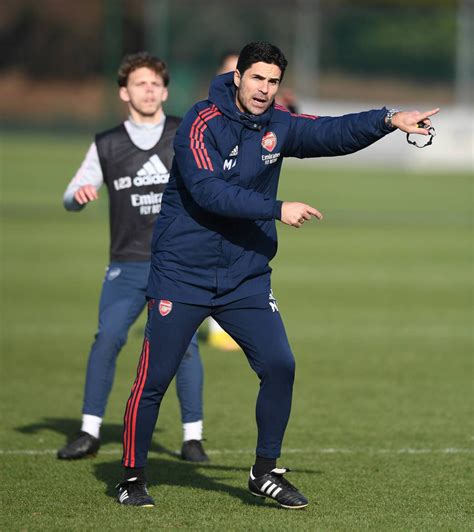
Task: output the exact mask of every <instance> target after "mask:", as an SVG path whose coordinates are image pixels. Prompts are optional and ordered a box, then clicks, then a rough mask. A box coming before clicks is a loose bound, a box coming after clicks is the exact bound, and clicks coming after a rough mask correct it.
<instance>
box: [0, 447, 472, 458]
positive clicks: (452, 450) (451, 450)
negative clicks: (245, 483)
mask: <svg viewBox="0 0 474 532" xmlns="http://www.w3.org/2000/svg"><path fill="white" fill-rule="evenodd" d="M56 453H57V450H56V449H0V455H17V456H39V455H50V454H54V455H55V454H56ZM206 453H207V454H210V455H222V454H230V455H232V454H254V453H255V450H254V449H210V450H206ZM472 453H474V449H461V448H458V447H447V448H446V449H414V448H410V447H403V448H401V449H338V448H333V447H329V448H326V449H324V448H323V449H283V450H282V454H369V455H371V454H381V455H400V454H472ZM100 454H104V455H121V454H122V449H103V450H101V451H100ZM150 454H152V455H157V454H163V453H159V452H154V451H150ZM174 454H176V455H179V454H180V452H179V451H175V453H174Z"/></svg>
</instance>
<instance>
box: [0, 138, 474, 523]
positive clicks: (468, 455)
mask: <svg viewBox="0 0 474 532" xmlns="http://www.w3.org/2000/svg"><path fill="white" fill-rule="evenodd" d="M88 142H89V139H85V138H82V137H80V138H78V137H70V138H69V137H64V138H60V137H40V136H36V137H34V136H22V137H19V136H13V137H12V136H10V137H9V138H6V137H4V139H3V142H2V144H3V149H2V159H3V163H2V174H3V176H2V191H1V198H2V227H1V232H2V250H1V252H2V261H1V268H2V307H1V309H2V316H1V324H2V325H1V326H2V331H1V333H2V362H1V403H0V404H1V420H2V422H1V425H0V435H1V439H0V460H1V462H2V469H1V471H2V479H1V490H2V498H1V502H2V511H1V515H2V518H1V519H2V522H1V525H0V526H1V528H2V529H3V530H43V529H44V530H76V529H77V530H108V529H117V530H119V529H121V530H127V529H129V530H130V529H135V530H146V529H148V528H149V529H152V528H154V529H156V528H168V529H181V528H184V529H185V528H188V529H193V530H223V529H228V530H325V531H326V530H347V531H350V530H367V529H370V530H383V531H385V530H427V531H431V530H472V529H473V528H474V519H473V506H472V503H473V494H474V475H473V458H474V427H473V419H474V416H473V414H474V412H473V402H474V397H473V359H472V347H473V337H472V328H471V327H472V317H473V316H472V284H471V282H472V273H473V270H472V265H473V261H472V259H473V257H472V240H471V236H472V234H471V228H472V226H471V221H472V219H471V214H472V211H471V210H472V176H468V175H466V174H454V175H451V174H450V173H449V172H446V173H434V174H428V173H426V174H412V173H405V172H397V171H396V170H393V171H390V172H389V171H375V170H367V171H361V170H336V169H334V168H333V169H331V165H329V166H328V165H327V163H325V165H324V166H323V165H322V164H321V165H319V164H317V165H316V166H312V167H306V166H299V165H296V166H295V165H287V166H286V167H285V169H284V171H283V175H282V179H281V184H280V193H279V197H281V198H284V199H288V200H299V201H305V202H308V203H310V204H312V205H314V206H315V207H317V208H318V209H320V210H321V211H322V212H323V213H324V215H325V219H324V221H322V222H320V223H316V222H313V223H310V224H306V225H305V226H304V227H303V228H302V229H299V230H296V229H292V228H289V227H283V226H282V225H280V224H279V227H278V231H279V237H280V243H279V248H280V249H279V254H278V256H277V258H276V259H275V260H274V261H273V268H274V276H273V289H274V293H275V295H276V297H277V299H278V303H279V308H280V311H281V313H282V315H283V318H284V320H285V323H286V327H287V332H288V335H289V337H290V341H291V344H292V347H293V350H294V353H295V356H296V361H297V376H296V383H295V393H294V402H293V410H292V415H291V420H290V424H289V426H288V430H287V433H286V438H285V441H284V450H283V455H282V458H281V460H280V462H279V464H280V465H281V466H287V467H290V468H292V469H293V470H294V472H293V473H291V474H290V476H289V479H290V480H292V481H294V483H295V484H296V485H297V486H298V487H300V488H301V490H302V491H303V492H304V493H305V494H306V495H307V496H308V498H309V499H310V501H311V505H310V506H309V507H308V508H307V509H306V510H303V511H294V512H291V511H286V510H282V509H279V508H278V507H277V506H276V505H275V504H274V503H272V502H270V501H262V500H260V499H255V498H253V497H252V496H251V495H250V494H248V493H247V491H246V480H247V474H248V468H249V467H250V465H251V464H252V459H253V449H254V446H255V440H256V429H255V421H254V404H255V397H256V394H257V390H258V383H257V379H256V377H255V376H254V374H253V373H252V372H251V370H250V369H249V367H248V365H247V362H246V360H245V357H244V356H243V355H242V354H241V353H231V354H229V353H222V352H218V351H214V350H212V349H210V348H208V347H207V346H206V345H205V344H203V345H202V355H203V360H204V364H205V436H206V438H207V442H206V449H208V450H209V453H210V456H211V459H212V461H211V463H210V464H208V465H206V466H194V465H191V464H186V463H182V462H181V461H180V460H178V459H177V458H176V456H175V454H174V453H175V451H176V450H177V449H178V448H179V447H180V439H181V427H180V421H179V415H178V405H177V399H176V394H175V391H174V385H172V388H171V389H170V392H169V393H168V394H167V396H166V397H165V400H164V403H163V406H162V410H161V415H160V420H159V424H158V427H157V429H156V432H155V438H154V443H153V447H152V452H151V455H150V464H149V470H148V476H149V481H150V482H149V484H150V486H149V487H150V492H151V494H152V495H153V497H154V498H155V499H156V502H157V506H156V507H155V508H154V509H136V508H125V507H120V506H119V505H118V504H116V503H115V501H114V498H113V496H114V489H113V486H114V484H115V483H116V482H117V481H118V479H119V478H120V475H121V472H120V465H119V464H120V452H121V445H120V436H121V430H122V415H123V411H124V406H125V401H126V398H127V397H128V394H129V391H130V387H131V384H132V380H133V376H134V373H135V368H136V363H137V359H138V355H139V351H140V344H141V341H142V330H143V325H144V317H143V316H142V318H141V319H140V321H139V322H138V323H137V324H136V325H135V326H134V327H133V328H132V330H131V332H130V336H129V340H128V343H127V345H126V347H125V348H124V350H123V352H122V353H121V356H120V357H119V361H118V368H117V375H116V380H115V386H114V389H113V392H112V396H111V398H110V402H109V408H108V411H107V415H106V419H105V424H104V428H103V447H102V452H101V453H100V454H99V456H98V457H97V458H96V459H93V460H85V461H79V462H74V463H64V462H60V461H58V460H56V458H55V454H54V451H55V450H56V449H57V448H59V447H60V446H62V445H63V443H64V441H65V437H66V435H67V434H70V433H71V432H74V431H76V430H77V429H78V426H79V419H80V410H81V399H82V389H83V382H84V372H85V364H86V360H87V354H88V349H89V347H90V344H91V341H92V337H93V333H94V332H95V327H96V319H97V303H98V296H99V291H100V286H101V281H102V276H103V273H104V269H105V266H106V263H107V245H108V226H107V202H106V200H105V196H106V194H105V191H104V190H102V194H101V196H102V198H101V200H100V201H99V202H97V203H96V204H94V205H91V206H89V208H88V209H86V211H84V212H82V213H79V214H73V213H67V212H65V211H64V210H63V207H62V194H63V191H64V188H65V186H66V184H67V182H68V181H69V179H70V177H71V175H72V174H73V172H74V171H75V169H76V168H77V166H78V165H79V163H80V161H81V159H82V157H83V155H84V153H85V151H86V149H87V147H88ZM431 149H435V148H431ZM429 156H430V152H429V150H428V149H427V150H426V157H429Z"/></svg>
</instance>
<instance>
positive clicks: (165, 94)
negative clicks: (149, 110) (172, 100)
mask: <svg viewBox="0 0 474 532" xmlns="http://www.w3.org/2000/svg"><path fill="white" fill-rule="evenodd" d="M167 99H168V89H167V88H164V89H163V96H162V97H161V101H162V102H166V100H167Z"/></svg>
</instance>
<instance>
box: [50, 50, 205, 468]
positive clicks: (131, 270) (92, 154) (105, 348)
mask: <svg viewBox="0 0 474 532" xmlns="http://www.w3.org/2000/svg"><path fill="white" fill-rule="evenodd" d="M168 83H169V74H168V70H167V67H166V64H165V63H164V62H163V61H161V60H160V59H158V58H156V57H152V56H151V55H150V54H148V53H146V52H140V53H137V54H131V55H128V56H125V57H124V59H123V61H122V64H121V65H120V68H119V71H118V85H119V96H120V98H121V99H122V101H124V102H125V103H126V104H127V106H128V111H129V118H128V120H126V121H125V122H123V123H122V124H120V125H118V126H117V127H115V128H113V129H110V130H108V131H105V132H103V133H99V134H98V135H96V137H95V142H93V143H92V145H91V146H90V148H89V151H88V152H87V155H86V157H85V159H84V161H83V163H82V165H81V166H80V168H79V170H78V171H77V173H76V175H75V176H74V178H73V179H72V181H71V182H70V183H69V186H68V187H67V189H66V192H65V194H64V206H65V208H66V209H67V210H68V211H80V210H82V209H83V208H84V207H85V206H86V205H87V204H88V203H89V202H91V201H95V200H97V199H98V190H99V189H100V187H101V186H102V185H103V184H105V185H106V187H107V192H108V196H109V216H110V264H109V266H108V268H107V271H106V274H105V278H104V282H103V286H102V293H101V296H100V304H99V325H98V330H97V333H96V335H95V341H94V343H93V345H92V348H91V351H90V354H89V360H88V365H87V373H86V382H85V391H84V402H83V409H82V427H81V430H80V432H79V433H78V434H76V435H75V436H73V438H72V439H71V440H70V441H69V443H68V444H67V445H66V446H65V447H63V448H62V449H60V450H59V451H58V453H57V456H58V458H60V459H66V460H67V459H79V458H83V457H86V456H90V455H95V454H96V453H97V451H98V450H99V447H100V427H101V424H102V420H103V417H104V413H105V409H106V406H107V401H108V397H109V394H110V391H111V389H112V385H113V380H114V374H115V367H116V359H117V356H118V354H119V352H120V350H121V349H122V347H123V346H124V344H125V342H126V340H127V336H128V332H129V329H130V327H131V326H132V325H133V323H135V321H136V320H137V318H138V316H139V315H140V314H141V312H142V310H143V308H144V307H145V305H146V297H145V291H146V286H147V280H148V274H149V271H150V243H151V237H152V232H153V226H154V222H155V220H156V218H157V216H158V214H159V212H160V208H161V198H162V195H163V192H164V190H165V188H166V185H167V183H168V179H169V170H170V168H171V161H172V158H173V139H174V136H175V132H176V129H177V128H178V126H179V124H180V122H181V119H180V118H176V117H174V116H166V115H165V113H164V110H163V103H164V102H165V101H166V100H167V98H168ZM163 312H165V310H163ZM184 348H185V355H184V357H183V360H182V362H181V364H180V366H179V369H178V372H177V376H176V385H177V392H178V398H179V402H180V407H181V418H182V422H183V445H182V449H181V457H182V458H183V459H184V460H189V461H194V462H201V461H207V460H208V457H207V455H206V453H205V452H204V449H203V447H202V443H201V440H202V430H203V422H202V417H203V416H202V388H203V367H202V363H201V358H200V354H199V349H198V343H197V337H196V335H194V336H193V337H192V338H191V340H190V342H189V340H188V344H187V346H184Z"/></svg>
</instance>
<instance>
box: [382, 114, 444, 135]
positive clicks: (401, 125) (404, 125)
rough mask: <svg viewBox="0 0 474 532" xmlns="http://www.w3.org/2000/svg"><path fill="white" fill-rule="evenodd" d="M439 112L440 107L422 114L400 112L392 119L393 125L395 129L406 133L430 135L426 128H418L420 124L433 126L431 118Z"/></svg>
mask: <svg viewBox="0 0 474 532" xmlns="http://www.w3.org/2000/svg"><path fill="white" fill-rule="evenodd" d="M438 112H439V107H437V108H436V109H432V110H431V111H426V112H424V113H420V112H419V111H399V112H398V113H395V114H394V115H393V117H392V124H393V126H394V127H397V128H398V129H400V130H402V131H404V132H405V133H415V134H417V135H429V132H428V130H427V129H425V128H424V127H420V126H418V124H419V123H422V124H425V125H426V126H431V120H430V118H429V117H430V116H433V115H435V114H436V113H438Z"/></svg>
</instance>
